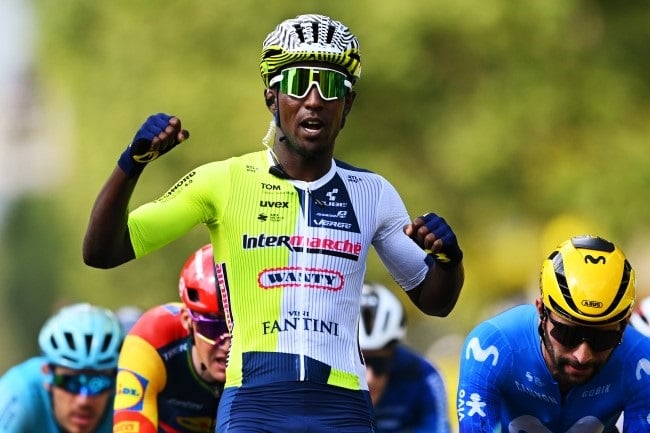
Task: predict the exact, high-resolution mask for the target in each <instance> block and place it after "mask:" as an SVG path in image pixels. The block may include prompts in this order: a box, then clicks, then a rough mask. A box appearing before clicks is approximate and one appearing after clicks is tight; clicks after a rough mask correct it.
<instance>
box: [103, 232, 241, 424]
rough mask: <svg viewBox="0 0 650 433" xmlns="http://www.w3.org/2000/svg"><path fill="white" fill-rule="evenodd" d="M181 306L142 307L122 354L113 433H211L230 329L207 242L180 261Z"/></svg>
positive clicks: (228, 344) (219, 393)
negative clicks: (183, 260) (143, 308)
mask: <svg viewBox="0 0 650 433" xmlns="http://www.w3.org/2000/svg"><path fill="white" fill-rule="evenodd" d="M179 293H180V298H181V300H182V301H183V303H178V302H175V303H168V304H164V305H160V306H157V307H154V308H152V309H150V310H148V311H146V312H145V313H144V314H143V315H142V317H141V318H140V319H139V320H138V321H137V322H136V323H135V325H134V326H133V327H132V328H131V331H130V332H129V334H128V335H127V337H126V339H125V341H124V347H123V348H122V353H121V354H120V360H119V373H118V376H117V396H116V398H115V416H114V422H115V427H114V431H115V432H138V433H155V432H174V433H181V432H206V433H207V432H210V433H212V432H213V431H214V426H215V424H214V421H215V416H216V413H217V405H218V403H219V398H220V396H221V391H222V390H223V385H224V382H225V379H226V374H225V370H226V356H227V353H228V349H229V348H230V334H228V329H227V326H226V321H225V318H224V315H223V310H222V308H221V307H220V304H219V301H218V299H217V284H216V282H215V273H214V259H213V256H212V246H211V245H205V246H203V247H202V248H200V249H199V250H197V251H196V252H195V253H194V254H193V255H192V256H191V257H190V258H189V259H188V260H187V262H186V263H185V265H184V266H183V269H182V271H181V275H180V281H179Z"/></svg>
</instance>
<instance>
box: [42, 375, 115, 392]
mask: <svg viewBox="0 0 650 433" xmlns="http://www.w3.org/2000/svg"><path fill="white" fill-rule="evenodd" d="M53 384H54V386H56V387H59V388H61V389H64V390H66V391H67V392H69V393H72V394H85V395H88V396H94V395H98V394H101V393H102V392H104V391H108V390H109V389H111V388H113V387H114V386H115V381H114V379H113V378H112V377H110V376H106V375H104V374H55V375H54V380H53Z"/></svg>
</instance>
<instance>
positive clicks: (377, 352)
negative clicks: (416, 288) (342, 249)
mask: <svg viewBox="0 0 650 433" xmlns="http://www.w3.org/2000/svg"><path fill="white" fill-rule="evenodd" d="M405 336H406V312H405V311H404V307H403V305H402V303H401V302H400V301H399V299H398V298H397V296H395V295H394V294H393V293H392V292H391V291H390V290H389V289H388V288H386V287H385V286H382V285H380V284H364V285H363V292H362V295H361V321H360V322H359V344H360V346H361V351H362V353H363V358H364V360H365V364H366V377H367V379H368V388H369V390H370V397H371V399H372V404H373V406H374V411H375V423H376V426H377V428H376V430H375V431H376V432H377V433H398V432H410V433H428V432H436V433H449V432H450V431H451V426H450V423H449V416H448V407H447V391H446V389H445V384H444V381H443V378H442V376H441V374H440V372H439V371H438V370H437V369H436V368H435V367H434V366H433V365H432V364H431V363H430V362H429V361H428V360H427V359H426V358H425V357H423V356H421V355H419V354H417V353H415V352H414V351H413V350H411V349H410V348H408V347H407V346H406V345H404V344H403V342H402V340H403V339H404V337H405Z"/></svg>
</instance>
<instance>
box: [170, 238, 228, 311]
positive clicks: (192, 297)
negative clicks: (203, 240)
mask: <svg viewBox="0 0 650 433" xmlns="http://www.w3.org/2000/svg"><path fill="white" fill-rule="evenodd" d="M217 286H218V285H217V281H216V278H215V271H214V257H213V256H212V245H211V244H207V245H204V246H202V247H201V248H199V249H198V250H196V252H195V253H194V254H192V256H191V257H190V258H189V259H187V261H186V262H185V265H184V266H183V270H182V271H181V278H180V281H179V282H178V292H179V294H180V297H181V300H182V301H183V303H184V304H185V306H186V307H187V308H189V309H190V310H192V311H194V312H197V313H204V314H217V315H219V316H222V315H223V311H222V309H221V306H220V305H219V297H218V293H217Z"/></svg>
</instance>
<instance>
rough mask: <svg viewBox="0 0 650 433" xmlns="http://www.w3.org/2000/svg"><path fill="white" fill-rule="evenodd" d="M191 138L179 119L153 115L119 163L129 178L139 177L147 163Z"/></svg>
mask: <svg viewBox="0 0 650 433" xmlns="http://www.w3.org/2000/svg"><path fill="white" fill-rule="evenodd" d="M189 136H190V133H189V131H186V130H184V129H181V121H180V119H179V118H177V117H173V116H170V115H169V114H165V113H158V114H154V115H151V116H149V117H148V118H147V120H146V121H145V122H144V123H143V124H142V126H141V127H140V129H139V130H138V132H137V133H136V134H135V137H133V141H132V142H131V144H129V146H128V147H127V148H126V149H125V150H124V152H123V153H122V155H121V156H120V159H119V161H118V162H117V163H118V165H119V166H120V168H121V169H122V170H124V172H125V173H126V174H127V176H129V177H134V176H137V175H139V174H140V173H141V172H142V170H144V167H145V166H146V165H147V163H149V162H151V161H153V160H154V159H156V158H158V157H159V156H161V155H164V154H165V153H167V152H169V151H170V150H172V149H173V148H174V147H175V146H176V145H177V144H179V143H181V142H183V141H185V140H187V138H188V137H189Z"/></svg>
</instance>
